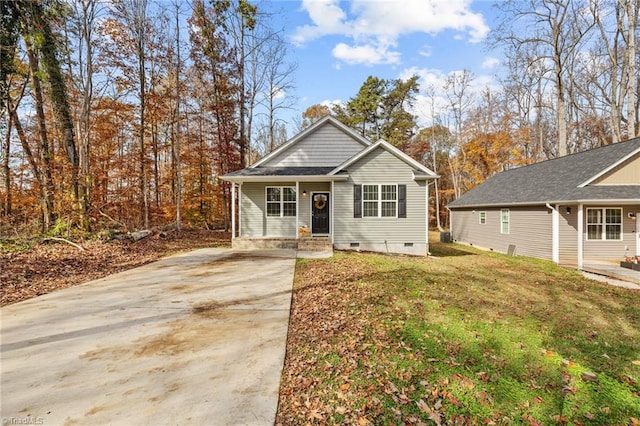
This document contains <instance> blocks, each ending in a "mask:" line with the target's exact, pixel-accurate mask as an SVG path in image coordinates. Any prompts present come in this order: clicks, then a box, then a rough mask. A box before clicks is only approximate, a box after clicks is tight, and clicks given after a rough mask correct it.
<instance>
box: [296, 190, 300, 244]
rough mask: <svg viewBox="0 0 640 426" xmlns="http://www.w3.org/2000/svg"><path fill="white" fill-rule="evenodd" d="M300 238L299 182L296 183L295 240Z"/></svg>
mask: <svg viewBox="0 0 640 426" xmlns="http://www.w3.org/2000/svg"><path fill="white" fill-rule="evenodd" d="M299 238H300V182H298V181H296V240H297V239H299Z"/></svg>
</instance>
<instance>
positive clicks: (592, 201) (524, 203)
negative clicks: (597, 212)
mask: <svg viewBox="0 0 640 426" xmlns="http://www.w3.org/2000/svg"><path fill="white" fill-rule="evenodd" d="M550 203H552V204H556V205H558V204H562V205H567V204H589V205H594V206H597V205H607V204H612V203H614V204H622V205H627V204H638V199H637V198H605V199H598V200H596V199H586V200H552V201H520V202H517V203H512V202H505V203H490V204H465V205H462V206H451V204H449V205H448V206H447V208H448V209H450V210H455V209H477V208H481V207H510V206H516V207H524V206H546V207H547V208H549V204H550ZM449 206H451V207H449Z"/></svg>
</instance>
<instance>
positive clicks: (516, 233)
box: [451, 206, 552, 260]
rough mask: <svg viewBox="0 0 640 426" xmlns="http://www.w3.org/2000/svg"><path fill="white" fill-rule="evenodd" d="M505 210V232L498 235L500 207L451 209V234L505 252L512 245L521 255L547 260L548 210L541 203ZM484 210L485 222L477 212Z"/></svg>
mask: <svg viewBox="0 0 640 426" xmlns="http://www.w3.org/2000/svg"><path fill="white" fill-rule="evenodd" d="M504 208H507V209H508V210H509V233H508V234H502V233H501V232H500V230H501V222H500V215H501V210H502V208H486V209H483V208H476V209H455V210H452V211H451V233H452V235H451V236H452V238H453V239H454V240H455V241H459V242H462V243H466V244H471V245H474V246H478V247H480V248H485V249H490V250H495V251H497V252H501V253H506V252H507V250H508V248H509V245H510V244H513V245H515V246H516V254H517V255H521V256H531V257H538V258H541V259H549V260H550V259H551V258H552V253H551V249H552V247H551V225H552V223H551V213H550V211H549V210H548V209H547V208H546V207H544V206H532V207H504ZM481 211H484V212H486V223H485V224H480V221H479V218H478V217H479V214H480V212H481Z"/></svg>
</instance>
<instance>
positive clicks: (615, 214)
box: [587, 208, 622, 241]
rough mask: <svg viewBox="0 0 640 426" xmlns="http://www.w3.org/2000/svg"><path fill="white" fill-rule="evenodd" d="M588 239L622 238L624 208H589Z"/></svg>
mask: <svg viewBox="0 0 640 426" xmlns="http://www.w3.org/2000/svg"><path fill="white" fill-rule="evenodd" d="M587 240H618V241H619V240H622V209H621V208H610V209H607V208H604V209H587Z"/></svg>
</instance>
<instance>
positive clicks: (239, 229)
mask: <svg viewBox="0 0 640 426" xmlns="http://www.w3.org/2000/svg"><path fill="white" fill-rule="evenodd" d="M238 237H242V182H240V185H238Z"/></svg>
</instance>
